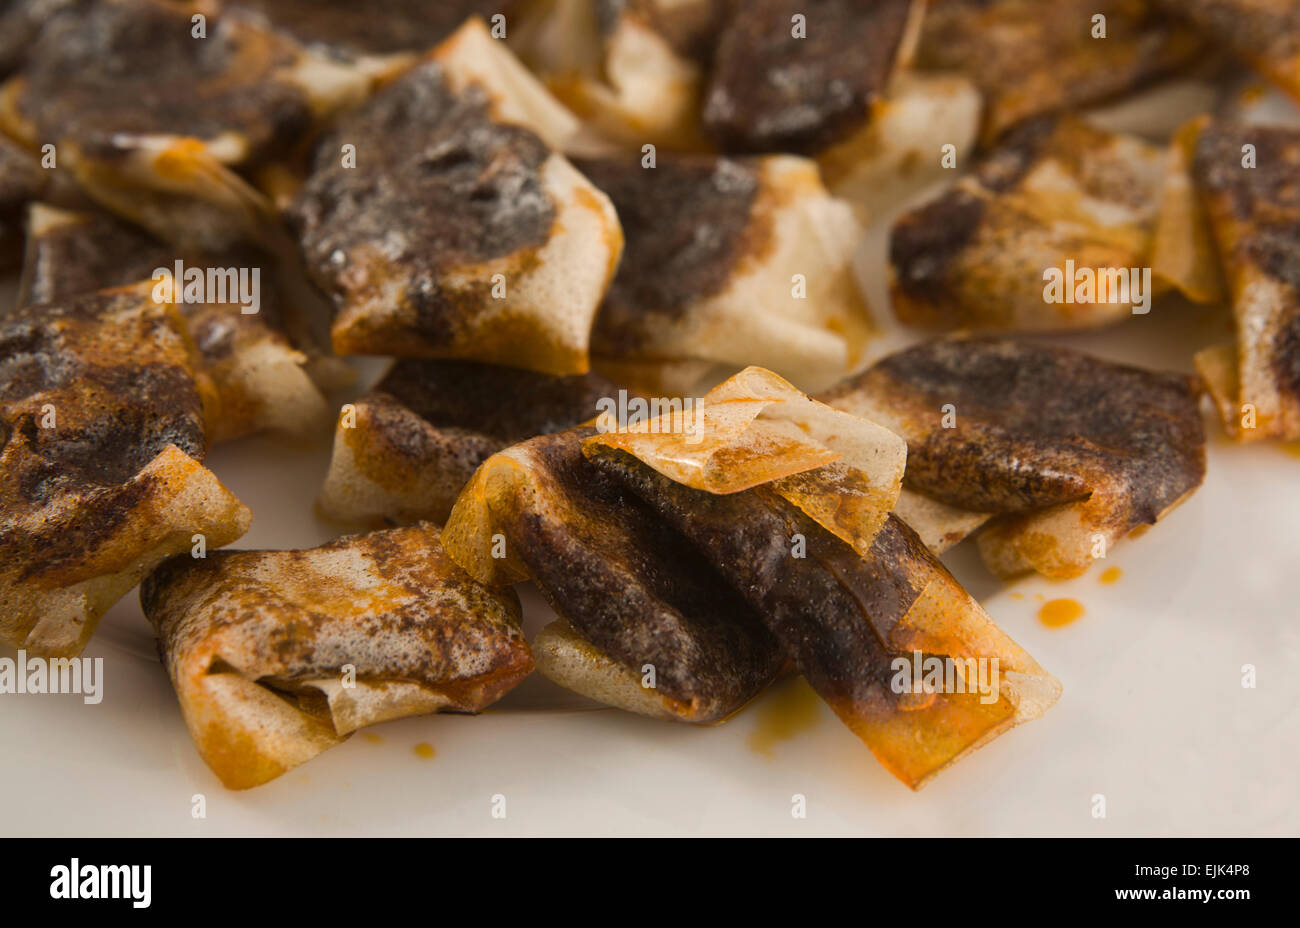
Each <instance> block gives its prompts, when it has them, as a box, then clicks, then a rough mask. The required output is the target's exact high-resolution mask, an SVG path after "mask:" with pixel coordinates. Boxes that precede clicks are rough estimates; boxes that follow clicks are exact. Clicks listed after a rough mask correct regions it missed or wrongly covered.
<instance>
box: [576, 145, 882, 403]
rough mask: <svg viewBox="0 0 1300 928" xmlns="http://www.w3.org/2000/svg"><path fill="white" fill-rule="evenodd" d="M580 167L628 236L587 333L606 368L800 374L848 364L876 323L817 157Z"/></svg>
mask: <svg viewBox="0 0 1300 928" xmlns="http://www.w3.org/2000/svg"><path fill="white" fill-rule="evenodd" d="M575 165H576V166H577V167H578V169H579V170H580V171H582V172H583V174H584V175H586V177H587V178H588V179H589V180H591V182H592V183H594V184H595V185H596V186H597V187H599V188H600V189H601V190H603V191H604V192H605V193H606V194H608V195H609V197H610V199H611V200H613V202H614V207H615V209H616V210H617V211H618V216H619V221H620V223H621V224H622V227H623V233H624V235H625V236H626V239H627V244H626V248H625V250H624V252H623V260H622V262H621V263H620V264H619V268H618V274H617V275H616V276H615V278H614V282H613V284H612V285H611V286H610V289H609V293H608V294H607V295H606V297H605V302H604V304H603V305H602V306H601V309H600V314H599V315H598V316H597V317H596V326H595V329H594V330H593V332H592V344H591V350H592V354H593V355H594V356H595V357H596V358H597V359H598V361H599V362H600V363H602V364H605V363H613V364H616V365H626V364H654V363H662V362H680V361H689V360H697V361H709V362H718V363H724V364H730V365H741V364H745V363H754V364H758V365H762V366H764V367H767V368H770V369H772V370H775V371H778V372H780V373H783V374H786V375H787V376H791V377H796V378H805V379H806V378H818V377H821V378H834V376H835V372H837V371H838V372H843V371H846V370H848V369H850V368H851V366H852V364H853V362H854V361H855V360H856V359H857V357H858V354H859V352H860V350H861V348H862V345H863V343H864V342H865V340H866V337H867V334H868V333H869V331H870V329H871V321H870V317H869V316H868V314H867V310H866V306H865V304H864V302H863V300H862V297H861V295H860V294H859V292H858V287H857V283H856V281H855V280H854V277H853V268H852V260H853V254H854V250H855V247H856V245H857V244H858V238H859V235H860V231H861V230H860V228H859V227H858V225H857V223H856V222H855V221H854V218H853V215H852V213H851V211H850V209H849V207H848V206H847V205H845V204H844V203H841V202H839V201H837V200H834V199H832V198H831V197H830V196H829V195H828V194H827V193H826V191H825V189H824V188H823V187H822V185H821V181H820V179H819V178H818V176H817V166H816V165H815V164H814V163H813V162H811V161H808V160H806V159H803V158H795V157H791V156H772V157H762V158H743V159H734V158H725V157H722V158H718V157H713V156H709V155H699V156H689V155H687V156H671V155H665V156H663V157H661V158H659V159H658V160H657V163H656V165H655V167H653V168H646V167H643V166H642V163H641V160H640V159H639V158H637V157H634V156H617V157H610V158H601V159H577V160H576V161H575ZM801 282H802V283H801ZM823 382H827V381H825V380H824V381H823Z"/></svg>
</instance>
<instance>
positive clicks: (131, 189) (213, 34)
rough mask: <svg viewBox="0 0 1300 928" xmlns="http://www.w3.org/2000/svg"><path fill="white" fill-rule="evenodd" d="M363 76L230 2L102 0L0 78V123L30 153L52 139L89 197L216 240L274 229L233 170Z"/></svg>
mask: <svg viewBox="0 0 1300 928" xmlns="http://www.w3.org/2000/svg"><path fill="white" fill-rule="evenodd" d="M195 13H204V14H205V15H206V20H205V21H204V29H205V34H204V35H202V36H200V35H197V34H196V30H197V29H198V28H199V27H198V26H196V25H195V24H194V23H193V22H192V21H191V16H192V14H195ZM368 86H369V78H368V77H367V76H365V75H364V74H363V73H361V72H360V71H359V70H358V69H355V68H351V67H348V66H346V65H344V64H342V63H339V62H336V61H334V60H332V59H330V58H329V57H327V56H324V55H318V54H315V53H313V52H309V51H307V50H305V49H303V48H301V47H300V46H298V45H297V44H296V43H294V42H292V41H291V40H289V39H287V38H285V37H283V36H280V35H278V34H275V33H270V32H267V31H266V30H265V29H263V28H262V27H260V26H258V25H257V24H256V23H254V22H252V21H250V20H249V19H248V18H247V17H245V16H242V15H240V14H238V13H236V12H232V13H229V14H226V13H215V12H213V11H212V10H211V9H210V8H208V7H205V6H203V5H202V4H188V3H168V2H162V0H101V2H96V3H92V4H90V5H89V7H88V9H87V10H85V11H84V12H83V13H82V14H80V15H75V16H73V15H69V16H61V17H58V18H57V19H55V20H54V21H52V22H50V23H49V24H47V26H46V27H45V28H44V29H43V30H42V31H41V34H40V37H39V39H38V40H37V43H36V45H35V47H34V48H33V49H32V50H31V55H30V64H29V65H28V67H27V68H26V69H25V70H24V71H22V72H21V73H20V74H18V75H17V76H15V77H13V78H12V79H11V80H10V81H9V82H8V83H7V84H5V85H4V87H3V88H0V129H3V130H4V131H5V132H7V133H9V134H10V135H12V136H13V137H14V138H16V139H18V140H19V141H20V142H21V143H23V144H24V145H26V146H27V147H29V148H31V149H33V150H35V149H36V148H37V147H39V146H40V145H43V144H45V143H53V144H54V145H55V147H56V150H57V156H58V159H59V165H60V167H65V168H68V169H69V170H70V171H71V173H72V175H73V176H74V177H75V178H76V180H77V182H78V184H80V186H81V187H82V188H83V189H84V190H85V192H86V193H87V194H88V195H89V196H91V197H92V198H93V199H95V200H97V201H98V202H99V203H100V204H101V205H103V206H105V207H106V208H108V209H109V210H112V211H113V212H116V213H119V214H120V215H122V216H124V217H126V218H128V219H131V220H132V221H134V222H137V223H138V224H140V225H142V226H144V227H145V228H147V229H149V230H150V231H151V232H153V233H154V234H156V235H158V236H159V237H160V238H163V239H166V240H168V241H174V242H178V243H180V244H184V245H187V246H191V247H196V248H203V249H220V248H224V247H227V246H229V245H230V244H232V243H233V242H235V241H240V240H251V241H260V240H264V239H267V237H268V235H270V234H271V233H270V230H271V229H272V228H273V226H274V223H273V217H272V213H271V209H270V204H269V203H268V202H267V201H266V199H265V198H264V197H263V196H262V195H261V194H260V193H258V192H257V191H256V190H255V189H254V188H253V187H252V186H250V185H249V183H248V182H247V181H245V180H244V179H243V178H242V177H241V176H240V174H239V173H237V172H238V171H239V170H246V169H250V168H252V167H254V166H256V165H258V164H260V163H262V162H264V161H265V160H266V159H268V158H269V157H271V156H273V155H275V154H277V153H278V152H280V151H282V150H284V149H285V148H287V147H288V146H290V145H292V144H293V143H294V142H295V141H296V140H297V139H298V137H299V136H301V135H303V134H304V133H305V132H306V131H307V130H308V129H309V128H310V127H311V125H312V124H313V122H314V121H315V120H317V119H319V118H322V117H324V116H325V115H327V114H329V113H330V112H332V111H334V110H336V109H337V108H339V107H340V106H343V105H345V104H348V103H351V102H355V101H356V100H358V99H360V98H361V97H362V96H363V95H364V94H365V92H366V90H367V88H368Z"/></svg>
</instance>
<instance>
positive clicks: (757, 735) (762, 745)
mask: <svg viewBox="0 0 1300 928" xmlns="http://www.w3.org/2000/svg"><path fill="white" fill-rule="evenodd" d="M821 707H822V701H821V697H820V696H818V695H817V693H816V692H814V690H813V688H812V687H811V686H809V685H808V682H807V681H806V680H804V678H803V677H795V678H793V679H792V680H790V681H788V682H787V683H785V684H784V685H783V686H780V687H778V688H777V689H775V690H774V691H773V692H770V693H768V694H767V695H766V696H765V697H764V698H763V700H762V702H760V703H759V704H758V705H757V706H756V707H755V709H756V710H757V711H756V712H755V713H754V714H755V716H756V717H757V719H758V725H757V726H756V727H755V728H754V730H753V731H752V732H750V735H749V746H750V748H752V749H753V750H754V751H755V752H756V753H758V754H762V755H763V756H764V757H766V758H768V759H769V760H770V759H771V758H773V757H775V756H776V752H775V751H774V750H773V748H774V747H775V746H776V745H777V744H779V743H780V742H782V741H789V740H790V739H791V738H794V737H795V736H796V735H799V734H802V733H803V732H805V731H808V730H810V729H812V728H813V727H814V726H816V724H817V719H818V718H819V717H820V715H821Z"/></svg>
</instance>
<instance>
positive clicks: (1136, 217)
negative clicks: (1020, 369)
mask: <svg viewBox="0 0 1300 928" xmlns="http://www.w3.org/2000/svg"><path fill="white" fill-rule="evenodd" d="M1163 171H1164V164H1163V154H1162V152H1161V151H1160V149H1158V148H1156V147H1154V146H1152V145H1149V144H1147V143H1146V142H1143V141H1141V140H1139V139H1137V138H1134V137H1132V136H1127V135H1118V134H1113V133H1108V132H1104V131H1102V130H1099V129H1094V128H1092V127H1090V126H1088V125H1086V124H1084V123H1082V122H1080V121H1078V120H1075V119H1073V118H1069V117H1063V118H1060V119H1057V118H1054V117H1046V118H1044V119H1042V120H1038V121H1034V122H1030V123H1026V124H1025V125H1023V126H1021V127H1019V128H1018V129H1016V130H1015V131H1014V132H1012V133H1009V134H1008V135H1007V136H1006V137H1005V138H1003V139H1002V141H1001V142H1000V143H999V144H998V146H997V147H996V148H994V149H993V150H992V151H990V152H989V153H988V155H987V156H986V157H985V158H984V159H983V160H982V161H981V162H980V163H979V165H978V166H977V167H976V169H975V171H974V172H973V173H972V174H970V175H967V176H966V177H963V178H962V179H960V180H959V181H957V183H956V184H954V185H953V186H952V187H950V188H949V189H948V190H947V191H945V192H944V193H942V194H940V195H939V196H938V197H936V198H934V199H932V200H930V201H928V202H926V203H925V204H923V205H921V206H919V207H917V208H916V209H914V210H912V211H910V212H908V213H906V214H904V215H903V216H902V217H900V218H899V219H898V220H897V222H896V223H895V224H894V227H893V229H892V232H891V237H890V243H889V259H890V264H891V269H892V292H893V298H894V312H895V313H896V314H897V316H898V318H899V319H900V320H902V321H903V322H905V323H907V324H909V325H915V326H922V327H926V328H935V329H962V328H984V329H999V330H1016V331H1033V330H1049V329H1081V328H1089V327H1093V326H1100V325H1107V324H1110V323H1114V322H1117V321H1119V320H1121V319H1124V318H1127V317H1128V316H1130V315H1132V314H1133V313H1134V312H1138V313H1144V312H1148V311H1150V301H1151V299H1152V296H1153V294H1152V289H1153V286H1154V281H1153V278H1152V275H1151V274H1150V272H1149V271H1144V269H1146V268H1148V267H1149V260H1148V259H1149V256H1150V253H1151V248H1152V241H1153V234H1154V229H1155V221H1156V215H1157V213H1158V210H1159V206H1160V190H1161V184H1162V180H1163ZM1052 275H1056V276H1055V278H1054V277H1053V276H1052Z"/></svg>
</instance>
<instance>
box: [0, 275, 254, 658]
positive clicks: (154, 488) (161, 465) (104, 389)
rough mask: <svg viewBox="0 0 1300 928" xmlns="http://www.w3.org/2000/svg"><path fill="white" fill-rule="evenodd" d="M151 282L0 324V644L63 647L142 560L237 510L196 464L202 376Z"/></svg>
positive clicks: (229, 533) (211, 544)
mask: <svg viewBox="0 0 1300 928" xmlns="http://www.w3.org/2000/svg"><path fill="white" fill-rule="evenodd" d="M152 287H153V284H152V283H151V282H147V283H146V284H143V285H138V286H135V287H126V288H122V289H119V290H108V291H104V292H101V293H93V294H82V295H80V296H76V297H72V298H69V299H67V300H64V301H62V302H60V303H55V304H43V305H38V306H29V307H27V308H25V309H20V310H18V311H17V312H15V313H13V314H12V315H10V316H8V317H6V318H5V319H4V320H3V321H0V504H3V505H2V511H3V518H2V519H0V640H3V641H4V642H5V643H6V644H9V645H12V646H13V647H16V648H25V649H27V650H28V651H31V652H33V653H36V654H43V655H50V656H57V657H68V656H72V655H75V654H77V653H79V652H80V651H81V649H82V648H83V647H84V646H85V644H86V641H87V640H88V639H89V638H90V636H91V633H92V632H93V631H94V629H95V625H96V623H97V622H98V621H99V619H100V617H101V616H102V615H103V614H104V613H105V612H106V611H107V610H108V608H109V607H110V606H112V605H113V603H114V602H116V601H117V600H118V599H120V598H121V597H122V596H123V595H125V594H126V592H127V591H128V590H130V589H131V588H132V587H133V586H135V585H136V584H137V583H138V582H139V581H140V579H141V578H142V577H143V576H145V575H146V574H147V573H148V572H149V571H150V570H152V569H153V567H154V566H156V565H157V564H158V563H160V562H161V561H163V560H164V559H165V558H167V557H170V556H171V555H173V554H177V553H179V552H181V551H186V552H189V551H192V550H194V549H195V547H196V546H201V547H203V548H204V549H208V550H211V549H215V548H218V547H220V546H222V545H225V544H229V543H230V542H232V541H234V540H235V539H236V538H238V537H239V536H240V535H242V534H243V533H244V532H245V531H246V530H247V529H248V526H249V522H250V520H251V514H250V513H249V511H248V509H247V508H246V507H245V506H244V505H243V504H242V503H240V501H239V500H238V499H236V498H235V497H234V496H233V495H232V494H231V493H230V491H229V490H227V489H226V488H225V487H224V486H222V484H221V483H220V482H219V481H218V480H217V478H216V477H215V476H213V475H212V473H210V472H209V471H208V470H206V469H205V468H204V467H203V466H202V465H201V464H200V463H199V461H200V460H201V459H202V457H203V452H204V447H205V440H204V429H203V407H204V399H203V396H204V392H205V389H206V390H207V391H210V389H211V387H210V385H205V384H204V380H205V375H204V374H203V373H202V371H201V369H200V368H199V366H198V363H197V360H196V357H195V355H194V349H193V345H192V343H191V342H190V341H189V339H188V336H187V335H186V334H185V323H184V320H182V319H181V318H180V314H179V312H178V311H177V309H176V307H175V306H173V305H170V304H166V303H162V304H160V303H157V302H155V301H154V300H153V298H152V294H151V290H152Z"/></svg>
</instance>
